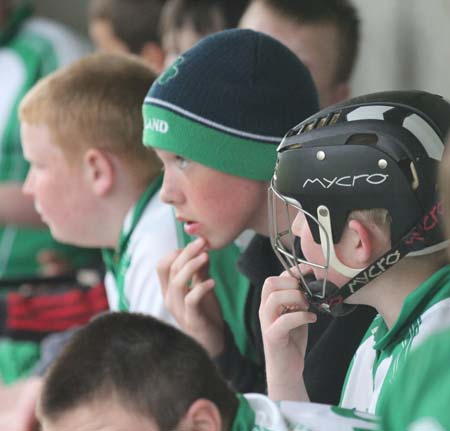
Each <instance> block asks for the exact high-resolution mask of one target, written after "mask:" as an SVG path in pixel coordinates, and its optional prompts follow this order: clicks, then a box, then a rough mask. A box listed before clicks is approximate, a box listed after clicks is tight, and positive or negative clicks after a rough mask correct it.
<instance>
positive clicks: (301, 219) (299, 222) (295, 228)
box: [291, 211, 306, 237]
mask: <svg viewBox="0 0 450 431" xmlns="http://www.w3.org/2000/svg"><path fill="white" fill-rule="evenodd" d="M305 223H306V217H305V214H303V211H298V212H297V215H296V216H295V219H294V221H293V222H292V226H291V230H292V233H293V234H294V235H296V236H298V237H301V236H302V229H303V227H304V225H305Z"/></svg>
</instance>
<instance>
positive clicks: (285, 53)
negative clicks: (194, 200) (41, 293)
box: [143, 30, 318, 181]
mask: <svg viewBox="0 0 450 431" xmlns="http://www.w3.org/2000/svg"><path fill="white" fill-rule="evenodd" d="M317 109H318V101H317V94H316V91H315V88H314V84H313V82H312V79H311V75H310V74H309V72H308V70H307V68H306V67H305V66H304V65H303V64H302V63H301V62H300V61H299V60H298V59H297V57H296V56H295V55H294V54H293V53H292V52H291V51H289V50H288V49H287V48H286V47H284V46H283V45H282V44H281V43H279V42H277V41H276V40H275V39H273V38H271V37H269V36H266V35H263V34H262V33H257V32H254V31H251V30H226V31H223V32H220V33H216V34H214V35H211V36H208V37H206V38H205V39H203V40H202V41H200V42H199V43H198V44H196V45H195V46H194V47H193V48H191V49H190V50H189V51H187V52H186V53H184V54H183V55H182V56H180V57H179V58H178V59H177V60H176V61H175V62H174V63H173V64H172V66H171V67H170V68H168V69H167V70H166V72H165V73H164V74H163V75H162V76H160V77H159V78H158V80H157V81H155V83H154V84H153V85H152V87H151V88H150V91H149V93H148V95H147V97H146V99H145V104H144V108H143V110H144V119H145V128H144V143H145V144H146V145H148V146H151V147H155V148H159V149H163V150H167V151H169V152H173V153H176V154H178V155H181V156H183V157H185V158H187V159H190V160H194V161H196V162H198V163H201V164H203V165H206V166H208V167H211V168H213V169H216V170H219V171H222V172H225V173H228V174H231V175H236V176H240V177H244V178H249V179H253V180H261V181H265V180H268V179H270V177H271V175H272V171H273V168H274V165H275V160H276V151H275V148H276V147H275V145H276V144H278V142H279V141H280V137H281V136H282V135H283V134H284V133H285V131H286V130H288V129H289V128H290V127H292V125H293V124H295V122H296V121H295V118H298V116H300V118H305V117H307V116H309V115H311V114H312V113H313V112H315V111H316V110H317Z"/></svg>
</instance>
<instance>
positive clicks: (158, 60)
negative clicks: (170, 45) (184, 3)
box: [89, 0, 164, 75]
mask: <svg viewBox="0 0 450 431" xmlns="http://www.w3.org/2000/svg"><path fill="white" fill-rule="evenodd" d="M163 4H164V1H163V0H91V2H90V4H89V33H90V36H91V39H92V40H93V42H94V44H95V46H96V47H97V49H99V50H100V51H103V52H109V53H120V52H122V53H124V52H126V53H133V54H136V55H139V56H140V57H141V58H142V59H143V60H144V61H145V63H146V64H147V65H148V67H149V68H150V69H151V70H152V71H153V72H154V73H156V74H157V75H159V74H160V73H161V72H162V71H163V69H164V52H163V50H162V47H161V42H160V38H159V35H158V22H159V19H160V14H161V10H162V7H163Z"/></svg>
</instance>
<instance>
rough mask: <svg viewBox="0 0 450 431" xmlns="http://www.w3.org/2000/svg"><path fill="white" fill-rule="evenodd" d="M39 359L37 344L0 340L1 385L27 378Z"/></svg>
mask: <svg viewBox="0 0 450 431" xmlns="http://www.w3.org/2000/svg"><path fill="white" fill-rule="evenodd" d="M39 358H40V348H39V343H33V342H22V341H12V340H8V339H1V340H0V374H1V378H2V381H3V383H5V384H11V383H14V382H15V381H16V380H18V379H21V378H24V377H28V376H29V375H30V370H31V369H32V367H33V366H34V364H35V363H36V362H37V361H38V360H39Z"/></svg>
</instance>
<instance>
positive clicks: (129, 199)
mask: <svg viewBox="0 0 450 431" xmlns="http://www.w3.org/2000/svg"><path fill="white" fill-rule="evenodd" d="M144 190H145V187H141V188H132V189H131V190H128V191H126V192H124V191H123V190H122V191H121V192H120V193H117V195H116V197H115V198H114V199H111V200H110V206H109V220H111V222H112V229H111V230H110V236H109V239H108V244H107V245H106V247H108V248H113V249H115V248H117V247H118V245H119V242H120V235H121V232H122V228H123V223H124V221H125V217H126V216H127V214H128V212H129V211H130V209H131V208H132V207H133V206H134V205H135V204H136V202H137V201H138V199H139V198H140V196H141V195H142V193H143V192H144Z"/></svg>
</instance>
